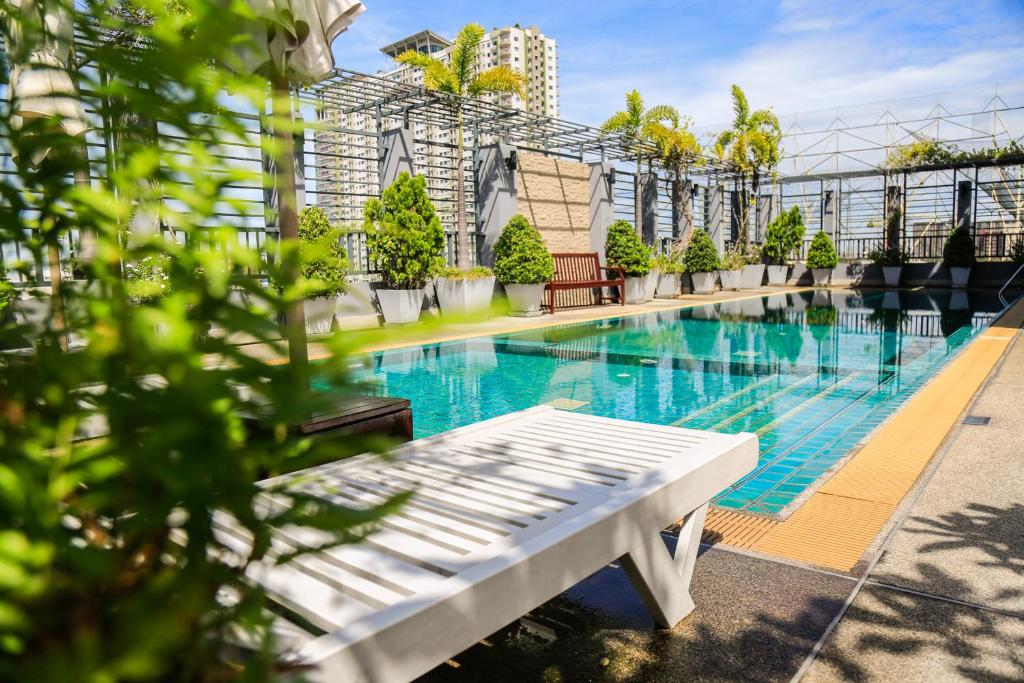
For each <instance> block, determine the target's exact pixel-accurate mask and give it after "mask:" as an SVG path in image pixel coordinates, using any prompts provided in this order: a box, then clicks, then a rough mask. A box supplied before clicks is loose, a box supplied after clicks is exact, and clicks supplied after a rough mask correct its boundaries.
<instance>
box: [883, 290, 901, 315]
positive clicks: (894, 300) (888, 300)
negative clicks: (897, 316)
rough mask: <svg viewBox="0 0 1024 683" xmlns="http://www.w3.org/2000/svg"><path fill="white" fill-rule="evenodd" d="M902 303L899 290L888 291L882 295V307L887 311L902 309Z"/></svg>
mask: <svg viewBox="0 0 1024 683" xmlns="http://www.w3.org/2000/svg"><path fill="white" fill-rule="evenodd" d="M900 303H901V302H900V293H899V292H886V293H885V296H883V297H882V308H883V309H884V310H886V311H898V310H900Z"/></svg>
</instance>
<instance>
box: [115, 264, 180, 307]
mask: <svg viewBox="0 0 1024 683" xmlns="http://www.w3.org/2000/svg"><path fill="white" fill-rule="evenodd" d="M170 265H171V264H170V260H169V259H168V258H167V257H166V256H163V255H155V256H146V257H144V258H142V259H139V260H138V261H136V262H134V263H127V264H125V267H124V271H125V280H127V282H126V283H125V291H126V292H127V294H128V299H129V300H130V301H131V302H132V303H134V304H138V305H140V306H152V305H154V304H157V303H160V301H161V300H162V299H163V298H164V297H165V296H167V295H168V294H170V293H171V290H172V286H171V276H170Z"/></svg>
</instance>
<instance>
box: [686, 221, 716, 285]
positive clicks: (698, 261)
mask: <svg viewBox="0 0 1024 683" xmlns="http://www.w3.org/2000/svg"><path fill="white" fill-rule="evenodd" d="M718 266H719V259H718V250H717V249H715V244H714V242H712V241H711V238H710V237H708V234H707V233H706V232H704V231H703V230H701V229H699V228H698V229H695V230H694V231H693V234H692V235H691V237H690V244H689V245H688V246H687V247H686V253H685V254H684V255H683V268H684V269H685V270H686V272H687V273H689V274H690V281H691V283H692V285H693V293H694V294H710V293H711V292H713V291H715V277H716V275H717V272H718Z"/></svg>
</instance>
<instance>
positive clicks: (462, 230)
mask: <svg viewBox="0 0 1024 683" xmlns="http://www.w3.org/2000/svg"><path fill="white" fill-rule="evenodd" d="M486 34H487V32H486V31H485V30H484V27H483V26H480V25H479V24H466V25H465V26H463V27H462V29H461V30H460V31H459V34H458V35H457V36H455V41H454V42H453V43H452V47H451V50H450V52H449V55H450V58H449V59H448V60H447V61H444V62H442V61H441V60H439V59H437V58H436V57H433V56H431V55H428V54H424V53H422V52H419V51H417V50H407V51H405V52H403V53H402V54H400V55H398V56H397V57H396V58H395V61H396V62H398V63H399V64H407V65H409V66H411V67H413V68H415V69H420V70H421V71H423V85H424V87H425V88H426V89H427V90H433V91H436V92H440V93H445V94H447V95H451V97H450V98H448V99H447V100H445V102H446V103H447V105H448V108H449V109H450V110H451V112H452V114H453V115H454V118H455V122H456V140H455V145H456V150H455V177H456V178H462V177H463V176H464V172H465V163H466V162H465V137H464V135H463V128H462V121H463V117H462V114H463V109H464V108H465V105H466V102H467V99H468V98H476V97H481V96H484V95H490V94H498V93H513V94H516V95H519V97H520V98H521V99H523V100H525V99H526V95H525V91H526V84H527V79H526V76H525V75H524V74H522V73H521V72H519V71H516V70H515V69H512V68H511V67H508V66H496V67H493V68H490V69H485V70H483V71H479V70H478V69H477V64H478V63H479V61H480V60H479V53H480V42H481V41H482V40H483V39H484V36H485V35H486ZM455 219H456V232H457V239H458V267H459V268H460V269H462V270H469V269H470V267H471V259H470V254H469V229H468V227H467V225H466V187H465V184H464V183H461V182H459V183H455Z"/></svg>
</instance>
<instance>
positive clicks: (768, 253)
mask: <svg viewBox="0 0 1024 683" xmlns="http://www.w3.org/2000/svg"><path fill="white" fill-rule="evenodd" d="M803 240H804V219H803V217H802V216H801V215H800V208H799V207H796V206H794V207H793V208H791V209H790V210H789V211H784V212H782V213H781V214H779V215H778V216H776V217H775V219H774V220H772V222H770V223H769V224H768V229H767V231H766V232H765V236H764V244H763V245H762V246H761V258H762V260H763V261H764V262H765V269H766V270H767V272H768V286H770V287H783V286H785V284H786V279H787V278H788V277H789V267H790V264H791V259H792V258H793V251H794V250H795V249H796V248H797V247H798V246H800V244H801V243H802V242H803Z"/></svg>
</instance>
